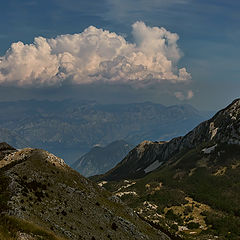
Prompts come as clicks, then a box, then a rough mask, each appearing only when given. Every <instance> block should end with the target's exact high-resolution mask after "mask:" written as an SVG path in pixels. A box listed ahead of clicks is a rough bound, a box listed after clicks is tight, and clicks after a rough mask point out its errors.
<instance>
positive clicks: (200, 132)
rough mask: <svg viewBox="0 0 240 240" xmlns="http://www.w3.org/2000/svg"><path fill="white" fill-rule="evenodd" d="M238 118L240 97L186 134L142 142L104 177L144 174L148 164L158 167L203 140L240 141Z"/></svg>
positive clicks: (202, 142)
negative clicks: (168, 139)
mask: <svg viewBox="0 0 240 240" xmlns="http://www.w3.org/2000/svg"><path fill="white" fill-rule="evenodd" d="M239 119H240V100H239V99H237V100H235V101H233V102H232V103H231V104H230V105H229V106H228V107H227V108H225V109H223V110H221V111H219V112H218V113H217V114H216V115H214V116H213V117H212V118H211V119H210V120H207V121H205V122H203V123H201V124H199V125H198V126H197V127H196V128H194V129H193V130H192V131H190V132H189V133H188V134H186V135H185V136H183V137H177V138H173V139H172V140H171V141H169V142H151V141H144V142H142V143H140V144H139V145H138V146H137V147H136V148H134V149H133V150H132V151H131V152H130V153H129V154H128V155H127V156H126V157H125V159H123V161H122V162H120V163H119V164H118V165H117V166H116V167H115V168H114V169H112V170H110V171H109V172H108V173H106V174H105V175H104V176H102V177H101V178H102V179H104V180H118V179H124V178H137V177H142V176H144V175H145V174H147V173H148V172H149V171H148V168H149V167H150V169H151V166H152V168H154V167H155V168H157V167H159V166H160V165H162V164H164V163H166V162H167V161H168V160H169V159H171V158H172V157H173V156H175V155H176V154H178V153H180V152H182V151H187V150H189V149H192V148H195V147H197V146H198V145H201V144H205V145H212V146H214V145H216V144H218V143H227V144H240V139H239V136H240V133H239V131H240V130H239V128H240V120H239Z"/></svg>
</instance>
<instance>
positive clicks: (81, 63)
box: [0, 22, 191, 96]
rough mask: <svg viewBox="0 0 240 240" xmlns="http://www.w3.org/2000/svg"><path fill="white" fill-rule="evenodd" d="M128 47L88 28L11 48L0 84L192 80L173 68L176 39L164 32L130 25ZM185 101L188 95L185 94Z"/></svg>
mask: <svg viewBox="0 0 240 240" xmlns="http://www.w3.org/2000/svg"><path fill="white" fill-rule="evenodd" d="M132 34H133V39H134V41H133V43H129V42H127V41H126V40H125V38H124V37H122V36H120V35H118V34H116V33H114V32H109V31H107V30H103V29H98V28H96V27H93V26H90V27H88V28H87V29H85V30H84V31H83V32H82V33H79V34H73V35H69V34H68V35H60V36H58V37H56V38H52V39H46V38H43V37H37V38H35V39H34V42H33V43H32V44H24V43H22V42H17V43H13V44H12V45H11V47H10V48H9V50H8V51H7V52H6V54H5V55H4V56H2V57H0V84H1V85H17V86H51V85H61V84H63V83H68V84H88V83H93V82H99V81H101V82H120V83H121V82H122V83H131V84H138V83H140V84H142V85H143V86H144V85H145V84H146V83H149V82H161V81H170V82H172V83H176V82H188V81H189V80H191V75H190V74H189V73H188V72H187V70H186V69H185V68H180V69H178V68H177V62H178V61H179V59H180V58H181V52H180V50H179V48H178V45H177V40H178V38H179V37H178V35H177V34H176V33H171V32H169V31H167V30H166V29H165V28H159V27H148V26H146V25H145V23H143V22H136V23H134V24H133V25H132ZM189 96H190V95H189Z"/></svg>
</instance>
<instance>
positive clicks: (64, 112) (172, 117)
mask: <svg viewBox="0 0 240 240" xmlns="http://www.w3.org/2000/svg"><path fill="white" fill-rule="evenodd" d="M0 108H1V111H0V128H4V129H8V130H9V131H11V132H14V134H16V135H17V136H19V137H20V139H22V141H24V143H25V142H26V143H30V146H31V147H38V148H43V149H46V150H49V151H51V152H53V153H55V154H57V155H59V156H61V157H63V158H64V159H65V160H66V162H67V163H69V164H72V163H73V161H75V160H76V159H78V158H79V156H81V155H82V154H84V153H86V152H88V151H89V150H90V149H91V148H92V147H93V146H95V145H96V144H100V145H103V146H104V145H106V144H109V143H111V142H113V141H116V140H119V139H123V140H125V141H127V142H130V143H132V144H133V145H136V144H138V143H139V142H141V141H143V140H145V139H147V140H152V141H159V140H169V139H171V138H172V137H175V136H178V135H183V134H185V133H186V132H187V131H189V130H191V129H192V128H193V127H195V126H196V125H197V124H198V123H200V122H201V121H203V120H205V119H206V118H207V116H206V114H205V113H203V112H199V111H197V110H196V109H194V108H193V107H192V106H190V105H174V106H169V107H166V106H164V105H161V104H154V103H150V102H145V103H133V104H114V105H111V104H108V105H100V104H97V103H96V102H94V101H73V100H64V101H37V100H31V101H30V100H29V101H17V102H0ZM0 137H2V139H3V140H1V139H0V141H5V140H7V138H3V135H2V136H1V135H0ZM11 143H13V145H14V146H15V147H18V146H20V145H24V144H22V143H19V138H17V137H16V139H12V141H11ZM15 143H16V145H15Z"/></svg>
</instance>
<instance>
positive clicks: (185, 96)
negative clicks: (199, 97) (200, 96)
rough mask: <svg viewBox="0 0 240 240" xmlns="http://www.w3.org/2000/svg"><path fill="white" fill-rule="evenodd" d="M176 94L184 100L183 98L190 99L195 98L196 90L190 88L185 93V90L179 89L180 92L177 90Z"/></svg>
mask: <svg viewBox="0 0 240 240" xmlns="http://www.w3.org/2000/svg"><path fill="white" fill-rule="evenodd" d="M174 95H175V97H176V98H177V99H179V100H181V101H183V100H189V99H191V98H193V96H194V92H193V91H192V90H189V91H188V92H187V93H186V94H184V93H183V92H180V91H179V92H175V93H174Z"/></svg>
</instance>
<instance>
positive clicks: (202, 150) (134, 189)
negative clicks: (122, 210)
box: [95, 99, 240, 240]
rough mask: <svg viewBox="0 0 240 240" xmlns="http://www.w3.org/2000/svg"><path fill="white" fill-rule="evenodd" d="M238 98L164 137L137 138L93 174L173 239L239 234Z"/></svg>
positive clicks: (233, 235)
mask: <svg viewBox="0 0 240 240" xmlns="http://www.w3.org/2000/svg"><path fill="white" fill-rule="evenodd" d="M239 179H240V99H236V100H235V101H233V102H232V103H231V104H230V105H229V106H228V107H226V108H225V109H223V110H221V111H219V112H218V113H217V114H216V115H215V116H214V117H213V118H211V119H210V120H208V121H205V122H203V123H201V124H200V125H198V126H197V127H196V128H195V129H193V130H192V131H191V132H189V133H188V134H187V135H185V136H184V137H179V138H174V139H173V140H171V141H169V142H165V143H164V142H161V143H160V142H155V143H153V142H143V143H141V144H140V145H138V146H137V147H136V148H135V149H134V150H132V152H130V153H129V154H128V156H127V157H126V158H125V159H124V160H123V161H122V162H121V163H120V164H119V165H117V166H116V167H115V168H114V169H113V170H111V171H109V172H108V173H107V174H105V175H102V176H97V177H95V180H99V181H101V184H103V186H104V187H105V188H106V189H108V190H110V191H112V192H113V193H114V194H115V195H116V196H118V197H120V198H121V200H122V201H124V202H125V203H126V204H128V205H129V206H131V207H133V208H134V209H135V210H136V211H137V212H138V214H139V215H140V216H141V217H142V218H145V219H147V220H148V221H150V222H151V223H152V224H155V225H156V226H160V227H162V228H164V229H165V230H166V231H169V232H171V233H172V234H175V235H176V238H177V239H236V240H237V239H239V236H240V207H239V206H240V184H239Z"/></svg>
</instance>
